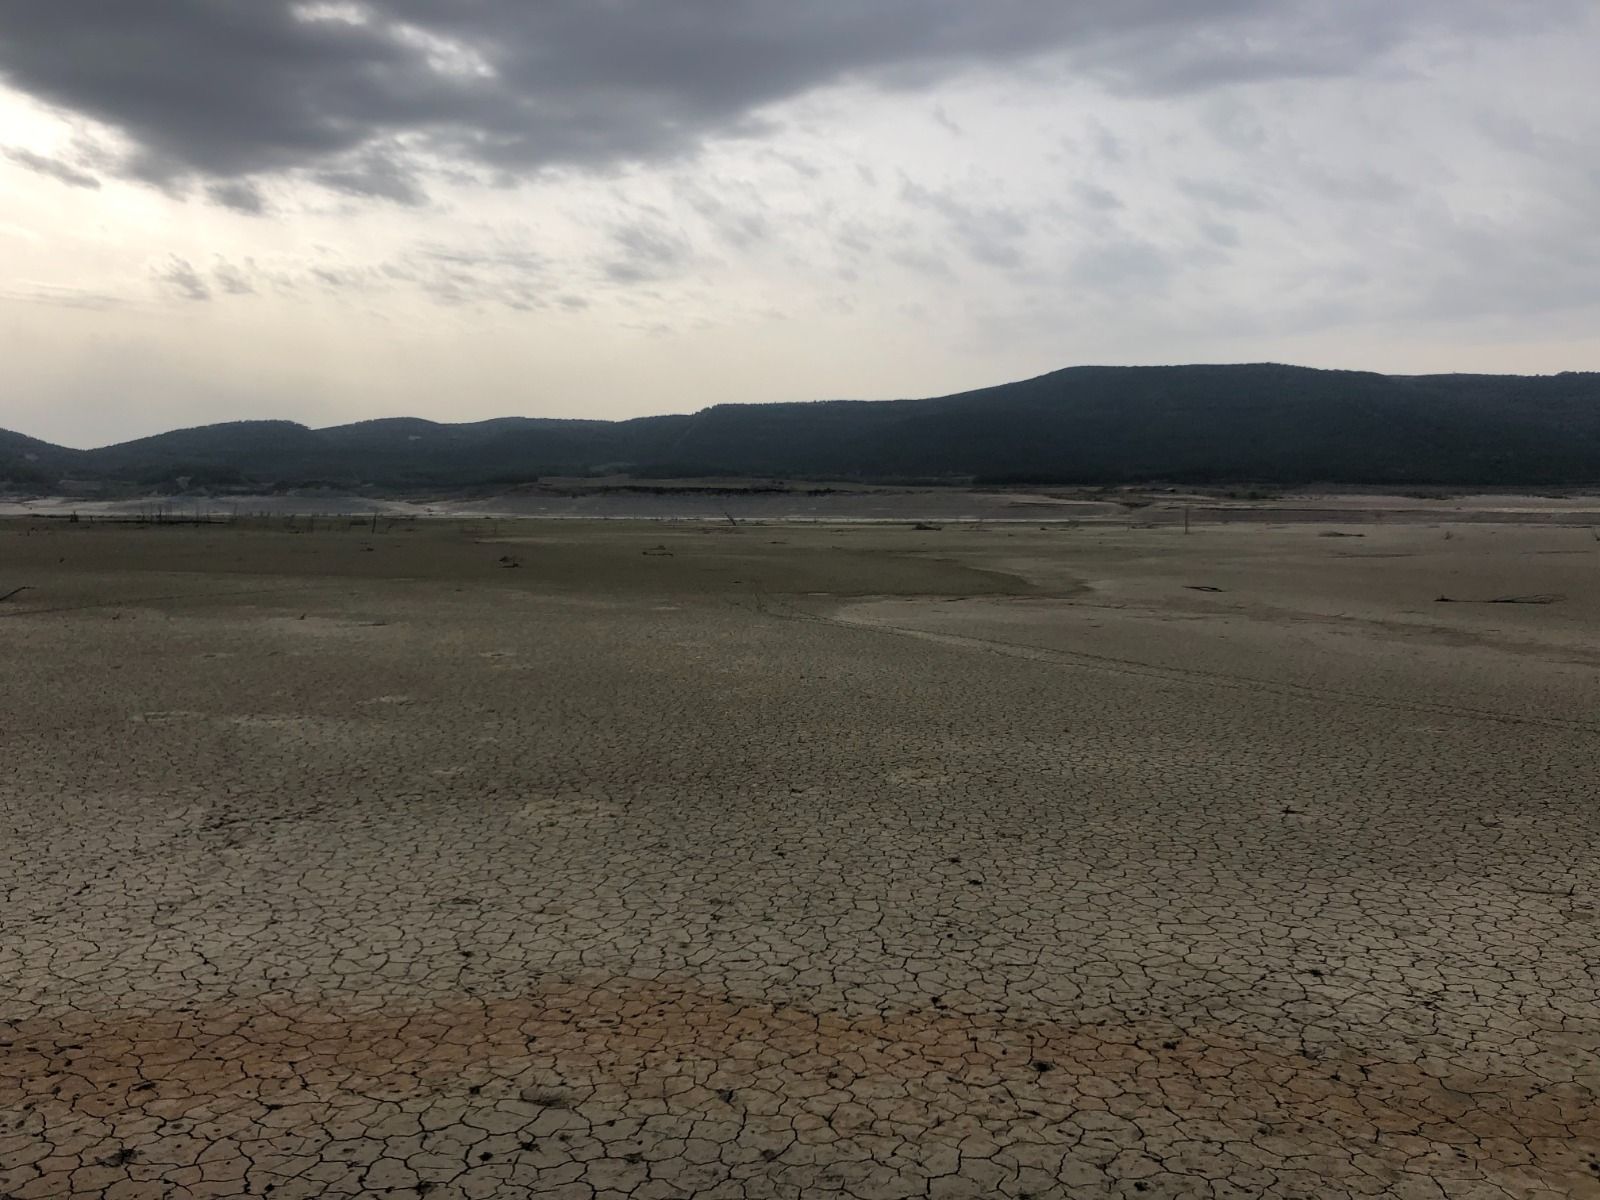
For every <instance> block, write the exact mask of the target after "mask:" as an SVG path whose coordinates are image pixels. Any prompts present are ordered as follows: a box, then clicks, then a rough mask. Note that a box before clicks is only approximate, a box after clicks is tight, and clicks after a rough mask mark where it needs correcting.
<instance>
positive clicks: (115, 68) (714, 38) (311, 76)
mask: <svg viewBox="0 0 1600 1200" xmlns="http://www.w3.org/2000/svg"><path fill="white" fill-rule="evenodd" d="M1515 7H1517V9H1518V13H1517V21H1518V22H1520V27H1523V28H1531V27H1535V26H1539V25H1548V24H1550V23H1552V22H1555V21H1559V20H1563V19H1566V18H1567V17H1570V16H1571V14H1573V13H1574V12H1577V11H1579V10H1580V8H1581V5H1580V4H1579V3H1578V0H1541V3H1540V4H1538V5H1518V6H1515ZM1506 8H1507V5H1506V2H1505V0H1411V2H1410V3H1407V4H1404V5H1397V4H1394V3H1392V0H1382V2H1380V0H1345V2H1344V3H1341V4H1338V5H1333V4H1329V3H1326V2H1324V0H1207V2H1206V3H1204V4H1197V3H1195V2H1194V0H1123V2H1122V3H1119V4H1116V5H1090V4H1082V3H1076V4H1068V3H1062V2H1061V0H992V2H991V3H987V4H983V5H975V4H971V3H969V2H967V0H878V2H876V3H873V4H839V3H836V2H835V0H745V2H743V3H740V4H737V5H729V4H726V3H722V2H720V0H675V2H674V3H661V2H660V0H610V2H608V3H595V2H594V0H542V2H540V3H537V4H530V3H527V2H526V0H472V2H470V3H467V2H460V3H448V2H445V0H360V2H351V3H343V4H326V3H324V4H309V3H296V2H293V0H251V2H249V3H245V2H242V0H232V2H219V0H165V2H164V3H162V4H157V5H150V4H130V3H128V2H127V0H74V2H73V3H71V4H65V3H62V2H61V0H7V2H6V3H5V4H4V5H0V74H3V76H4V78H5V79H6V81H7V82H8V83H9V84H10V85H11V86H12V87H14V88H17V89H19V90H21V91H23V92H26V93H28V94H30V95H33V96H34V97H36V98H38V99H40V100H42V101H45V102H47V103H50V104H54V105H57V106H59V107H61V108H64V109H66V110H68V111H70V112H73V113H76V114H81V115H85V116H88V117H91V118H94V119H96V120H99V121H102V122H105V123H107V124H109V125H111V126H114V127H115V128H117V129H118V130H120V131H121V132H122V133H123V134H124V135H125V136H126V137H127V138H128V139H129V140H130V141H131V144H132V146H133V150H132V152H131V154H130V156H129V157H128V158H127V160H126V161H125V162H124V163H123V164H122V165H121V169H122V171H123V173H125V174H128V175H131V176H133V177H136V178H142V179H146V180H150V181H154V182H160V183H166V184H170V183H172V182H174V181H181V180H184V179H188V178H198V179H200V180H202V181H229V180H238V179H241V178H243V177H246V176H264V175H271V174H281V173H288V174H291V175H303V176H305V177H308V178H311V179H313V180H315V181H317V182H319V183H321V184H324V185H326V186H329V187H332V188H335V189H337V190H341V191H344V192H347V193H351V194H354V195H358V196H362V197H381V198H384V199H388V200H390V201H395V202H399V203H403V204H415V203H419V202H420V200H421V198H422V191H423V183H422V180H423V179H424V178H425V177H426V176H427V175H428V174H429V173H430V172H431V171H433V170H436V169H441V170H442V169H447V168H450V167H451V166H452V165H454V166H455V167H460V166H463V165H465V166H467V167H469V168H472V169H475V170H480V171H484V172H487V173H488V175H489V177H491V178H507V177H511V178H514V177H516V176H517V175H519V174H522V173H525V172H528V171H532V170H537V169H539V168H543V167H548V166H552V165H561V164H567V165H578V166H605V165H610V164H615V163H619V162H625V161H633V160H640V159H649V158H656V157H661V156H664V155H671V154H675V153H680V152H684V151H688V150H692V149H693V148H695V147H696V146H697V145H699V144H700V142H702V141H703V140H704V139H705V138H707V137H710V136H715V135H718V134H729V133H732V134H741V133H751V132H758V131H759V129H760V125H759V122H758V110H760V109H761V108H762V107H763V106H765V105H770V104H772V103H774V102H777V101H780V100H783V99H786V98H788V97H792V96H795V95H798V94H801V93H803V92H805V91H808V90H810V89H813V88H815V87H818V86H822V85H825V84H829V83H833V82H838V81H841V80H853V81H859V82H867V83H877V84H880V85H883V86H890V87H901V88H905V87H920V86H925V85H928V84H930V83H932V82H936V81H937V80H939V79H940V78H943V77H944V76H947V75H948V74H950V73H951V72H954V71H960V70H965V69H969V68H973V67H986V66H1004V65H1007V64H1011V63H1016V62H1020V61H1022V60H1026V59H1032V58H1039V57H1041V56H1046V55H1057V56H1062V57H1063V59H1064V61H1065V63H1066V65H1067V66H1068V68H1069V69H1070V70H1072V71H1073V72H1075V73H1077V74H1079V75H1083V76H1089V77H1095V78H1099V79H1101V80H1103V81H1105V82H1106V83H1108V84H1110V85H1111V86H1113V87H1116V88H1118V89H1120V90H1124V91H1131V92H1138V93H1143V94H1168V93H1172V92H1178V91H1194V90H1202V89H1209V88H1216V87H1221V86H1226V85H1233V84H1239V83H1245V82H1249V81H1253V80H1261V79H1269V78H1272V79H1280V78H1302V77H1307V76H1328V75H1340V74H1351V73H1359V72H1364V71H1369V70H1373V69H1375V64H1377V63H1379V62H1380V61H1381V60H1382V59H1383V57H1384V56H1385V55H1386V54H1388V53H1390V52H1391V51H1392V50H1394V49H1395V48H1396V47H1398V46H1401V45H1404V44H1407V43H1408V42H1409V41H1412V40H1415V39H1423V38H1428V39H1434V38H1436V37H1441V36H1448V35H1449V34H1451V33H1452V32H1458V31H1466V32H1471V31H1472V30H1474V29H1483V28H1495V29H1499V28H1502V27H1504V26H1505V25H1506V24H1507V22H1508V20H1509V19H1508V17H1507V15H1506V11H1505V10H1506ZM397 143H399V144H401V145H403V148H402V149H394V147H395V146H396V144H397ZM209 194H210V195H211V197H212V198H213V199H214V200H216V201H217V202H219V203H223V204H231V205H232V206H233V207H235V208H240V209H242V210H243V211H254V209H253V207H252V201H251V199H250V198H249V197H250V194H249V193H247V192H238V191H234V192H229V191H223V192H216V191H214V190H213V191H212V192H210V193H209Z"/></svg>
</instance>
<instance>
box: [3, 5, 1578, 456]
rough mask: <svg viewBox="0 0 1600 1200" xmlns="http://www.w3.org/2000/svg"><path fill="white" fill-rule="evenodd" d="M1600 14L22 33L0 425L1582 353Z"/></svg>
mask: <svg viewBox="0 0 1600 1200" xmlns="http://www.w3.org/2000/svg"><path fill="white" fill-rule="evenodd" d="M1595 61H1600V10H1597V9H1596V8H1595V6H1594V5H1593V3H1592V0H1407V2H1406V3H1403V4H1400V3H1395V2H1394V0H1123V2H1122V3H1118V4H1109V3H1098V2H1090V0H992V2H990V3H984V4H981V5H980V4H972V3H970V2H969V0H873V2H872V3H858V4H850V3H844V2H841V0H740V2H739V3H730V2H728V0H672V2H670V3H668V2H666V0H581V2H580V0H538V2H537V3H533V2H530V0H319V2H305V3H285V2H282V0H163V3H161V4H132V3H128V2H127V0H74V2H73V3H70V4H68V3H63V2H61V0H4V2H3V3H0V130H3V133H0V198H3V201H4V203H3V204H0V262H3V263H4V265H5V270H4V272H3V274H4V278H3V279H0V361H4V362H5V363H6V367H7V385H8V386H7V393H6V401H5V404H4V406H3V408H0V426H8V427H14V428H21V429H24V430H25V431H27V432H30V433H36V434H43V435H45V436H50V437H54V438H56V439H58V440H62V441H65V442H68V443H71V444H86V443H88V442H91V441H95V440H101V441H104V440H109V439H110V438H111V437H114V436H130V435H134V434H138V433H143V432H149V431H151V430H153V429H156V428H162V427H170V426H173V425H180V424H186V423H195V422H200V421H205V420H215V419H225V418H230V417H247V416H285V417H291V418H295V419H301V420H306V421H308V422H311V423H324V424H326V423H336V422H338V421H341V420H349V419H354V418H358V417H362V416H378V415H392V414H394V413H397V412H412V413H416V414H419V415H427V416H433V417H438V418H443V419H464V418H469V417H487V416H494V415H500V414H504V413H512V412H524V413H541V414H548V415H567V416H573V415H586V414H592V415H596V416H625V415H634V414H638V413H644V412H650V411H681V410H684V409H690V408H694V407H697V406H700V405H702V404H708V403H716V402H725V401H743V400H768V399H807V398H817V397H828V396H833V397H838V396H857V397H870V396H892V395H915V394H923V395H928V394H938V393H941V392H948V391H954V390H959V389H961V388H964V387H971V386H978V385H981V384H985V383H991V382H995V381H997V380H1002V379H1007V378H1017V377H1022V376H1026V375H1030V374H1035V373H1038V372H1042V371H1045V370H1050V369H1053V368H1056V367H1061V366H1066V365H1070V364H1073V363H1083V362H1129V363H1133V362H1173V361H1228V360H1235V361H1236V360H1261V359H1267V358H1276V359H1282V360H1289V361H1299V362H1304V363H1307V364H1310V365H1320V366H1354V367H1367V368H1374V369H1387V370H1395V371H1402V372H1405V371H1433V370H1452V369H1468V370H1507V371H1540V370H1561V369H1568V368H1574V369H1576V368H1590V369H1593V368H1595V367H1600V287H1597V286H1596V283H1595V281H1596V280H1597V279H1600V224H1597V223H1596V222H1595V220H1594V213H1595V212H1596V211H1600V110H1596V109H1595V106H1594V105H1593V103H1592V99H1593V64H1594V62H1595Z"/></svg>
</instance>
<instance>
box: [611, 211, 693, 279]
mask: <svg viewBox="0 0 1600 1200" xmlns="http://www.w3.org/2000/svg"><path fill="white" fill-rule="evenodd" d="M611 243H612V252H611V254H609V255H608V256H607V257H605V258H604V259H603V260H602V261H601V263H600V269H601V272H602V273H603V274H604V275H605V277H606V278H607V279H609V280H611V281H612V282H613V283H647V282H653V281H656V280H660V279H665V278H668V277H669V276H671V275H674V274H676V273H677V272H678V271H680V270H681V269H682V268H684V267H685V266H687V265H688V264H689V262H690V261H691V259H692V258H693V251H692V250H691V248H690V246H689V242H688V239H686V238H685V237H684V236H683V235H682V234H680V233H678V232H677V231H676V230H672V229H669V228H667V227H666V226H664V225H661V224H659V223H657V222H651V221H647V220H633V221H629V222H627V223H625V224H623V225H619V226H618V227H617V228H615V229H614V230H612V232H611Z"/></svg>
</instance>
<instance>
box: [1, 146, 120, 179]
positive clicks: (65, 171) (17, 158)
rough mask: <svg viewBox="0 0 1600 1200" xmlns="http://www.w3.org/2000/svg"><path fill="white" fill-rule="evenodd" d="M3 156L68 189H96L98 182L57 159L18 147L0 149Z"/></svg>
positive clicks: (85, 172) (93, 177)
mask: <svg viewBox="0 0 1600 1200" xmlns="http://www.w3.org/2000/svg"><path fill="white" fill-rule="evenodd" d="M0 154H4V155H5V156H6V157H7V158H9V159H10V160H11V161H12V162H14V163H16V164H17V165H18V166H19V167H27V168H28V170H30V171H35V172H37V173H38V174H40V175H48V176H49V177H50V178H51V179H56V180H59V181H60V182H62V183H64V184H66V185H67V186H69V187H81V188H97V187H99V186H100V180H99V179H97V178H96V177H95V176H93V175H90V174H89V173H88V172H87V171H80V170H78V168H76V167H74V166H72V165H71V164H70V163H64V162H62V161H61V160H60V159H59V158H50V157H49V156H48V155H44V154H36V153H34V152H33V151H32V150H24V149H23V148H22V147H20V146H6V147H4V148H0Z"/></svg>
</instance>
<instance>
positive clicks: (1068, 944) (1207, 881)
mask: <svg viewBox="0 0 1600 1200" xmlns="http://www.w3.org/2000/svg"><path fill="white" fill-rule="evenodd" d="M1333 533H1341V534H1345V535H1349V534H1353V533H1360V534H1361V536H1359V537H1358V536H1339V537H1332V536H1328V535H1329V534H1333ZM16 587H25V588H26V589H27V590H25V591H21V592H18V593H16V594H15V595H12V596H11V597H10V598H9V599H6V600H4V601H0V714H3V716H0V756H3V757H0V1196H6V1197H12V1198H15V1200H53V1198H56V1197H105V1198H106V1200H134V1198H142V1197H152V1198H153V1197H174V1198H184V1200H194V1198H199V1197H208V1198H217V1197H232V1196H266V1195H270V1196H272V1197H274V1198H276V1200H287V1198H290V1197H313V1196H389V1197H395V1198H397V1200H398V1198H405V1200H410V1198H411V1197H417V1196H427V1197H429V1198H430V1200H442V1198H446V1197H449V1198H455V1197H503V1196H549V1197H563V1198H565V1197H571V1198H578V1200H623V1198H628V1200H668V1198H673V1197H690V1196H697V1197H727V1198H730V1200H731V1198H746V1197H749V1198H754V1197H826V1196H848V1197H856V1198H859V1200H868V1198H879V1197H884V1198H887V1197H940V1198H946V1197H949V1198H954V1197H1013V1198H1020V1197H1025V1196H1030V1197H1034V1198H1036V1200H1042V1198H1044V1197H1057V1196H1060V1197H1066V1196H1071V1197H1080V1196H1083V1197H1099V1196H1119V1197H1121V1196H1126V1197H1134V1196H1140V1197H1146V1198H1148V1200H1155V1198H1156V1197H1206V1198H1218V1197H1257V1196H1276V1197H1289V1196H1299V1197H1308V1198H1309V1197H1342V1196H1398V1197H1410V1198H1418V1200H1421V1198H1426V1197H1441V1196H1449V1197H1473V1198H1478V1197H1484V1198H1488V1197H1556V1196H1562V1197H1571V1196H1591V1197H1592V1196H1600V1105H1597V1090H1600V1059H1597V1051H1600V996H1597V982H1600V975H1597V963H1600V908H1597V905H1600V895H1597V882H1600V844H1597V841H1600V839H1597V833H1600V806H1597V804H1596V784H1597V782H1600V766H1597V759H1596V754H1595V751H1596V748H1597V745H1600V738H1597V735H1600V686H1597V682H1600V675H1597V668H1600V640H1597V636H1596V635H1597V633H1600V541H1596V540H1595V537H1594V536H1593V535H1592V534H1591V533H1590V532H1589V531H1588V530H1587V529H1583V528H1575V527H1565V528H1563V527H1551V528H1543V527H1530V526H1511V525H1502V524H1496V523H1493V522H1492V521H1490V522H1482V521H1480V522H1478V523H1473V524H1461V525H1453V524H1448V523H1445V524H1434V525H1427V524H1421V523H1417V522H1412V523H1410V524H1406V525H1404V526H1400V527H1390V526H1388V525H1385V524H1383V523H1382V522H1377V523H1370V522H1369V523H1364V524H1362V525H1360V526H1359V527H1355V526H1352V527H1333V526H1328V525H1326V524H1318V523H1316V522H1301V523H1299V524H1295V525H1292V526H1283V527H1275V526H1273V525H1272V524H1270V523H1266V522H1260V523H1254V524H1235V525H1229V526H1226V527H1214V526H1201V527H1199V528H1196V529H1195V530H1194V532H1193V533H1191V534H1189V535H1184V534H1183V533H1182V532H1181V530H1180V529H1178V528H1175V527H1173V526H1171V525H1166V526H1163V527H1160V528H1150V529H1140V528H1129V527H1127V525H1126V524H1123V523H1116V524H1111V523H1106V524H1100V525H1077V526H1070V527H1068V526H1048V527H1037V526H989V527H981V526H965V525H962V526H957V525H946V526H945V527H943V528H941V529H922V530H918V529H913V528H909V527H907V526H905V525H899V526H892V527H891V526H878V525H843V526H837V527H834V526H820V525H811V526H791V525H781V524H767V525H760V524H753V523H749V522H746V523H744V524H741V525H739V526H737V527H734V526H732V525H730V524H728V523H726V522H724V523H721V524H716V525H711V524H700V525H693V524H682V525H674V524H664V523H638V524H622V523H605V524H601V523H592V524H591V523H580V522H564V523H539V522H504V521H502V522H454V521H452V522H439V523H435V524H427V523H415V524H401V525H395V526H387V527H380V530H379V532H378V533H377V534H374V533H373V532H372V531H371V528H370V526H368V525H367V524H366V523H365V522H360V523H352V522H350V521H348V520H341V521H329V520H324V521H323V522H322V523H321V524H319V525H318V526H317V527H316V528H315V529H314V530H312V531H309V532H308V531H306V530H305V529H304V527H303V523H302V526H301V527H300V528H298V529H297V530H295V531H293V532H291V531H289V530H288V529H285V528H283V527H281V525H274V526H265V525H262V526H254V527H252V526H243V527H222V526H198V527H181V526H159V527H141V526H121V525H102V524H97V525H93V526H91V525H88V524H77V525H67V524H65V523H63V522H60V521H46V520H42V519H35V520H17V521H12V522H10V523H6V524H3V525H0V594H3V593H5V592H8V591H10V590H11V589H12V588H16Z"/></svg>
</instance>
